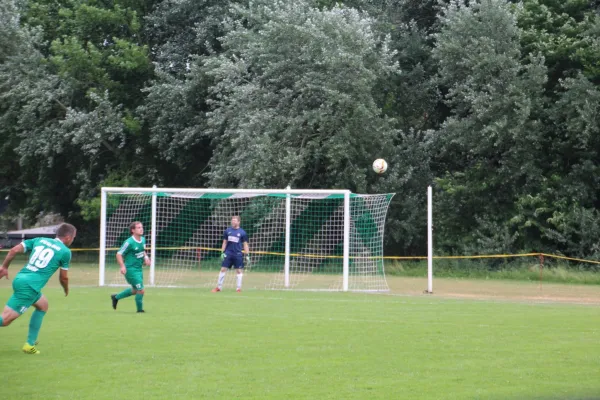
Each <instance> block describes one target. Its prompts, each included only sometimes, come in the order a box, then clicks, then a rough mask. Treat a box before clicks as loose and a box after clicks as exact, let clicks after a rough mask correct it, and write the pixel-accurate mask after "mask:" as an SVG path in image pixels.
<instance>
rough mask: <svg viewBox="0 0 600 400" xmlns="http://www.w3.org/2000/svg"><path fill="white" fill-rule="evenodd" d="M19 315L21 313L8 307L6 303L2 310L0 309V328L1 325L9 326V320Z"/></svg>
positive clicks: (11, 320)
mask: <svg viewBox="0 0 600 400" xmlns="http://www.w3.org/2000/svg"><path fill="white" fill-rule="evenodd" d="M20 316H21V314H19V313H18V312H16V311H15V310H13V309H12V308H10V307H9V306H8V304H7V305H6V306H4V311H2V316H1V317H0V328H1V327H3V326H9V325H10V323H11V322H13V321H14V320H15V319H17V318H19V317H20Z"/></svg>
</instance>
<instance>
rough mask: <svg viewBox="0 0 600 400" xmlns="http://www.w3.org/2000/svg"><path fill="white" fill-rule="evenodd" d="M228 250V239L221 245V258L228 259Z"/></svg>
mask: <svg viewBox="0 0 600 400" xmlns="http://www.w3.org/2000/svg"><path fill="white" fill-rule="evenodd" d="M226 248H227V239H223V244H222V245H221V258H222V259H225V257H227V256H226V255H225V249H226Z"/></svg>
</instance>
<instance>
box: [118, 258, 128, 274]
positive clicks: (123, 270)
mask: <svg viewBox="0 0 600 400" xmlns="http://www.w3.org/2000/svg"><path fill="white" fill-rule="evenodd" d="M117 264H119V267H121V273H122V274H123V275H125V273H126V272H127V268H125V262H124V261H123V255H122V254H120V253H117Z"/></svg>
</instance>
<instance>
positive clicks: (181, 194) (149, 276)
mask: <svg viewBox="0 0 600 400" xmlns="http://www.w3.org/2000/svg"><path fill="white" fill-rule="evenodd" d="M392 197H393V194H375V195H367V194H354V193H351V192H350V191H347V190H299V189H286V190H258V189H257V190H253V189H241V190H240V189H238V190H234V189H172V188H156V187H153V188H115V187H105V188H102V208H101V223H100V277H99V284H100V286H104V285H115V286H120V285H125V284H126V283H125V280H124V278H123V276H122V275H121V274H120V272H119V268H118V265H117V262H116V257H115V255H116V252H117V250H118V249H119V246H120V245H121V244H122V243H123V241H124V240H125V239H127V238H128V237H129V236H130V233H129V229H128V228H129V224H130V223H131V222H133V221H141V222H142V223H143V224H144V230H145V234H144V236H145V237H146V242H147V245H146V247H147V252H148V253H149V254H150V258H151V266H150V267H149V268H148V269H147V270H146V272H145V277H144V278H145V281H146V283H147V285H150V286H172V287H186V286H187V287H198V286H199V287H207V288H210V287H214V286H215V284H216V281H217V276H218V271H219V269H220V265H221V259H220V255H221V244H222V240H223V231H224V230H225V229H226V228H227V227H228V226H229V225H230V222H231V217H232V216H234V215H239V216H240V217H241V227H242V228H243V229H244V230H245V231H246V232H247V234H248V237H249V245H250V264H249V265H247V266H246V269H245V272H244V289H248V288H258V289H296V290H342V291H348V290H351V291H386V290H389V288H388V285H387V282H386V279H385V271H384V263H383V237H384V236H383V235H384V225H385V217H386V214H387V210H388V206H389V203H390V200H391V199H392ZM233 287H235V273H234V272H233V271H232V272H230V273H228V274H227V278H226V281H225V284H224V288H233Z"/></svg>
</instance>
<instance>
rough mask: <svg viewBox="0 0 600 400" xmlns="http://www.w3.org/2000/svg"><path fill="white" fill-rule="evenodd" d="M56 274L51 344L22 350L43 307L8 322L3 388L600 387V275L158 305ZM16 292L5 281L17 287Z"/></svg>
mask: <svg viewBox="0 0 600 400" xmlns="http://www.w3.org/2000/svg"><path fill="white" fill-rule="evenodd" d="M77 278H80V279H82V278H83V277H81V276H79V277H78V276H77V274H74V276H73V277H72V278H71V283H72V284H76V283H77ZM55 281H56V279H53V280H52V282H51V284H50V285H49V287H48V288H47V289H46V290H45V291H44V293H45V294H46V296H47V297H48V298H49V301H50V311H49V313H48V315H47V316H46V318H45V320H44V325H43V327H42V331H41V333H40V345H39V348H40V350H41V351H42V353H41V354H40V355H36V356H30V355H25V354H22V353H21V352H20V347H21V346H22V344H23V342H24V340H25V337H26V331H27V325H28V321H29V316H30V315H31V311H28V312H27V313H26V314H25V316H24V317H22V318H20V319H19V320H17V321H15V322H14V323H13V325H11V326H9V327H5V328H2V330H1V331H0V335H1V338H2V341H1V344H0V357H1V359H2V362H3V368H2V371H3V378H4V384H3V389H2V398H7V399H184V398H185V399H599V398H600V379H599V378H600V312H599V311H598V307H597V306H598V305H600V289H599V288H598V287H591V286H589V285H588V286H581V287H576V286H570V285H545V286H542V287H540V286H539V285H538V284H533V283H527V282H524V283H519V282H503V281H493V282H486V281H467V280H453V279H439V280H436V281H435V282H436V286H434V295H423V294H420V292H421V291H422V289H424V288H425V286H424V285H425V283H426V282H425V280H423V279H417V278H390V279H388V281H389V284H390V287H391V289H392V291H391V294H396V295H389V294H388V295H376V294H351V293H315V292H284V291H264V290H248V291H244V292H242V293H235V292H232V291H224V292H222V293H218V294H213V293H210V292H209V291H207V290H206V289H159V288H149V289H148V294H147V296H146V300H145V308H146V310H147V313H146V314H136V313H135V305H134V301H133V298H129V299H125V300H122V301H121V302H120V303H119V308H118V310H117V311H113V310H112V308H111V307H110V299H109V294H110V293H112V292H113V291H114V290H115V289H114V288H113V289H110V288H97V287H73V288H72V291H71V294H70V295H69V297H67V298H65V297H64V296H63V295H62V293H61V290H60V289H59V288H58V287H57V284H56V282H55ZM10 293H11V291H10V282H7V281H5V280H2V281H1V283H0V296H1V297H2V301H6V299H7V298H8V296H9V295H10ZM577 303H581V304H577ZM586 304H587V305H586Z"/></svg>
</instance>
